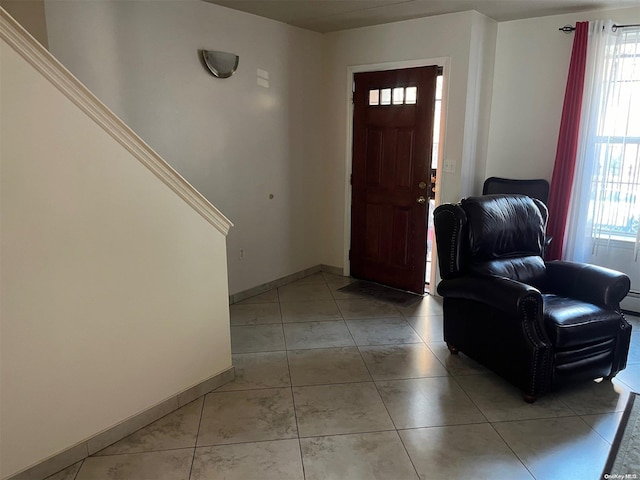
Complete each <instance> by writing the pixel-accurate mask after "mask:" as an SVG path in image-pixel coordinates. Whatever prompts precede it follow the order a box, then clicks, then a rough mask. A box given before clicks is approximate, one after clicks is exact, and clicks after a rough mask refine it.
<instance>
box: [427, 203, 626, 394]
mask: <svg viewBox="0 0 640 480" xmlns="http://www.w3.org/2000/svg"><path fill="white" fill-rule="evenodd" d="M434 222H435V230H436V242H437V245H438V259H439V265H440V275H441V277H442V281H441V282H440V284H439V285H438V293H439V294H440V295H442V296H443V297H444V339H445V341H446V342H447V346H448V347H449V350H450V351H451V353H452V354H457V353H458V352H459V351H460V352H463V353H465V354H466V355H468V356H469V357H471V358H473V359H475V360H477V361H478V362H480V363H482V364H483V365H485V366H487V367H488V368H490V369H491V370H493V371H494V372H496V373H497V374H499V375H501V376H503V377H504V378H506V379H507V380H508V381H510V382H511V383H513V384H514V385H515V386H517V387H519V388H520V389H521V390H522V392H523V394H524V399H525V400H526V401H528V402H533V401H535V399H536V398H537V397H539V396H540V395H543V394H545V393H547V392H549V391H550V390H552V389H554V388H557V387H558V386H560V385H561V384H563V383H566V382H569V381H585V380H592V379H596V378H599V377H606V378H612V377H613V376H615V375H616V374H617V373H618V372H619V371H620V370H623V369H624V368H625V367H626V363H627V355H628V351H629V342H630V339H631V326H630V325H629V323H627V321H626V320H625V318H624V315H623V314H622V313H621V311H620V301H621V300H622V299H623V298H624V297H625V296H626V295H627V293H628V292H629V287H630V280H629V277H628V276H626V275H625V274H623V273H620V272H616V271H613V270H609V269H606V268H602V267H598V266H594V265H588V264H581V263H573V262H564V261H553V262H545V261H544V260H543V258H542V253H543V250H544V239H545V227H546V223H547V208H546V207H545V205H544V204H543V203H542V202H541V201H540V200H537V199H532V198H530V197H527V196H525V195H486V196H482V197H470V198H466V199H463V200H462V201H461V202H460V203H459V204H443V205H441V206H439V207H438V208H436V210H435V212H434Z"/></svg>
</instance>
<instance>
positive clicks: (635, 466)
mask: <svg viewBox="0 0 640 480" xmlns="http://www.w3.org/2000/svg"><path fill="white" fill-rule="evenodd" d="M638 396H639V395H638V394H637V393H630V394H629V401H628V402H627V407H626V408H625V410H624V414H623V415H622V420H620V426H619V427H618V431H617V433H616V437H615V439H614V441H613V444H612V445H611V451H610V452H609V458H608V459H607V463H606V464H605V466H604V472H602V478H640V398H638Z"/></svg>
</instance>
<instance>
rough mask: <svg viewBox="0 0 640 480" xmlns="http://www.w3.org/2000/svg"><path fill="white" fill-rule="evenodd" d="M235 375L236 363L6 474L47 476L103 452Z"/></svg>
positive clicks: (32, 478)
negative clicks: (35, 461)
mask: <svg viewBox="0 0 640 480" xmlns="http://www.w3.org/2000/svg"><path fill="white" fill-rule="evenodd" d="M234 377H235V369H234V367H229V368H228V369H226V370H224V371H223V372H220V373H218V374H216V375H213V376H212V377H209V378H207V379H206V380H204V381H202V382H200V383H198V384H196V385H194V386H192V387H189V388H187V389H185V390H183V391H182V392H180V393H178V394H176V395H173V396H171V397H170V398H167V399H166V400H163V401H162V402H160V403H158V404H156V405H154V406H152V407H150V408H148V409H147V410H145V411H143V412H140V413H138V414H136V415H133V416H132V417H129V418H127V419H126V420H123V421H122V422H120V423H119V424H117V425H115V426H113V427H111V428H109V429H107V430H105V431H103V432H100V433H98V434H96V435H94V436H92V437H90V438H88V439H87V440H84V441H82V442H80V443H78V444H76V445H74V446H73V447H70V448H68V449H66V450H64V451H62V452H60V453H58V454H56V455H53V456H51V457H49V458H47V459H46V460H43V461H42V462H40V463H38V464H37V465H34V466H32V467H29V468H28V469H27V470H23V471H22V472H20V473H18V474H16V475H13V476H11V477H6V479H5V480H43V479H44V478H47V477H48V476H50V475H53V474H54V473H57V472H59V471H61V470H64V469H65V468H67V467H70V466H71V465H73V464H74V463H77V462H79V461H80V460H84V459H85V458H87V457H88V456H90V455H93V454H94V453H96V452H99V451H100V450H102V449H103V448H105V447H108V446H109V445H111V444H113V443H115V442H117V441H119V440H122V439H123V438H125V437H127V436H128V435H131V434H132V433H133V432H135V431H136V430H139V429H141V428H143V427H146V426H147V425H149V424H151V423H153V422H155V421H156V420H158V419H160V418H162V417H164V416H165V415H168V414H169V413H171V412H173V411H175V410H177V409H178V408H180V407H183V406H184V405H186V404H187V403H189V402H192V401H194V400H195V399H197V398H199V397H201V396H203V395H206V394H207V393H209V392H211V391H212V390H215V389H216V388H218V387H220V386H222V385H224V384H225V383H228V382H230V381H231V380H233V379H234Z"/></svg>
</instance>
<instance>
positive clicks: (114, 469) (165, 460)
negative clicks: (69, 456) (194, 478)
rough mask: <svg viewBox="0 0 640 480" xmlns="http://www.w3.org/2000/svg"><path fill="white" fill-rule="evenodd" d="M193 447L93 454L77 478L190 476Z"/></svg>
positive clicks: (180, 479)
mask: <svg viewBox="0 0 640 480" xmlns="http://www.w3.org/2000/svg"><path fill="white" fill-rule="evenodd" d="M193 450H194V449H193V448H186V449H182V450H166V451H162V452H148V453H131V454H125V455H109V456H103V457H89V458H87V459H86V460H85V461H84V463H83V464H82V467H81V468H80V471H79V472H78V476H77V477H76V480H132V479H135V480H152V479H153V480H188V479H189V471H190V470H191V463H192V461H193Z"/></svg>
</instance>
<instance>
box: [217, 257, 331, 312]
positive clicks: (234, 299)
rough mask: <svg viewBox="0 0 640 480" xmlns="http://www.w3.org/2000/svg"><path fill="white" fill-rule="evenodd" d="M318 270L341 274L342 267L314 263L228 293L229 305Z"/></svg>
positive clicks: (300, 278)
mask: <svg viewBox="0 0 640 480" xmlns="http://www.w3.org/2000/svg"><path fill="white" fill-rule="evenodd" d="M318 272H326V273H330V274H332V275H342V274H343V269H342V267H332V266H330V265H322V264H321V265H316V266H315V267H311V268H306V269H304V270H300V271H299V272H296V273H292V274H291V275H287V276H285V277H281V278H278V279H276V280H273V281H271V282H267V283H263V284H262V285H258V286H257V287H253V288H250V289H248V290H243V291H242V292H239V293H234V294H233V295H229V305H233V304H234V303H238V302H241V301H242V300H246V299H247V298H251V297H255V296H256V295H260V294H261V293H264V292H268V291H269V290H273V289H274V288H278V287H282V286H284V285H287V284H289V283H292V282H295V281H296V280H302V279H303V278H305V277H308V276H309V275H313V274H314V273H318Z"/></svg>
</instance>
